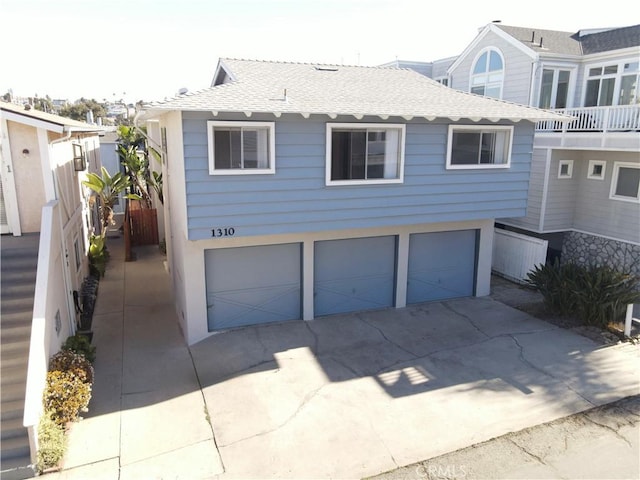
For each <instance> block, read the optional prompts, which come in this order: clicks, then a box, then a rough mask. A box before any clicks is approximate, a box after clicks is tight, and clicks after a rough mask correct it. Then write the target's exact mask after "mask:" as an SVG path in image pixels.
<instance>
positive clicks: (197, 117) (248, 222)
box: [183, 113, 533, 240]
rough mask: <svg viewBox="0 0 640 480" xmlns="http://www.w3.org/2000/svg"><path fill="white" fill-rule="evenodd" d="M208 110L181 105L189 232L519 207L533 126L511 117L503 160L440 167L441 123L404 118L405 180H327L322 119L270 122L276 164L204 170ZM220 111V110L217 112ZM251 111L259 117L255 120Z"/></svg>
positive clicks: (424, 219) (447, 216) (343, 224)
mask: <svg viewBox="0 0 640 480" xmlns="http://www.w3.org/2000/svg"><path fill="white" fill-rule="evenodd" d="M211 118H212V117H211V115H210V114H206V113H184V120H183V129H184V131H185V135H184V140H185V145H184V154H185V176H186V179H185V180H186V192H187V215H188V230H189V233H188V237H189V239H191V240H198V239H204V238H209V237H210V236H211V229H212V228H214V227H216V226H222V225H226V226H234V227H236V236H241V235H242V236H245V235H262V234H272V233H295V232H313V231H323V230H331V229H342V228H368V227H376V226H383V225H386V226H392V225H407V224H414V223H430V222H442V221H463V220H478V219H487V218H495V217H496V216H497V215H500V216H521V215H524V213H525V208H526V199H527V188H528V176H529V168H530V156H531V154H530V152H531V147H532V142H533V125H532V124H529V123H526V122H520V123H518V124H517V125H516V126H515V130H514V142H513V154H512V166H511V168H510V169H491V170H457V171H453V170H450V171H448V170H446V168H445V157H446V142H447V125H446V124H444V123H428V122H426V121H420V122H415V123H409V124H407V128H406V143H405V148H406V155H405V169H404V174H405V178H404V183H403V184H389V185H371V186H367V185H362V186H330V187H328V186H326V185H325V145H324V143H325V136H326V122H325V121H324V119H314V118H311V119H308V120H302V119H300V118H299V117H289V118H285V117H283V118H282V119H279V120H278V121H277V122H276V127H275V130H276V145H275V146H276V173H275V174H273V175H232V176H211V175H209V172H208V148H207V138H206V137H207V134H206V122H207V120H210V119H211ZM225 119H227V118H226V117H225ZM256 120H258V119H256Z"/></svg>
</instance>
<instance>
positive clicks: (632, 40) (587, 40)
mask: <svg viewBox="0 0 640 480" xmlns="http://www.w3.org/2000/svg"><path fill="white" fill-rule="evenodd" d="M580 43H581V44H582V51H583V53H584V54H585V55H588V54H590V53H600V52H609V51H611V50H619V49H621V48H630V47H639V46H640V25H633V26H630V27H624V28H616V29H613V30H606V31H604V32H598V33H592V34H590V35H584V36H582V37H580Z"/></svg>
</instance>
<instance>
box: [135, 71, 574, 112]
mask: <svg viewBox="0 0 640 480" xmlns="http://www.w3.org/2000/svg"><path fill="white" fill-rule="evenodd" d="M219 67H221V68H223V69H224V70H226V71H227V72H228V73H231V78H232V81H231V82H229V83H224V84H221V85H217V86H213V87H211V88H208V89H205V90H202V91H200V92H196V93H193V94H187V95H183V96H180V97H176V98H174V99H171V100H168V101H166V102H162V103H157V104H153V105H151V106H149V107H148V109H147V110H148V111H149V112H150V113H153V112H154V111H167V110H183V111H215V112H247V113H249V112H251V113H258V112H265V113H274V114H276V115H280V114H283V113H299V114H302V115H304V116H307V115H312V114H323V115H329V116H331V117H333V116H335V115H353V116H355V117H356V118H360V117H363V116H369V115H373V116H380V117H382V118H386V117H405V118H413V117H424V118H427V119H435V118H452V119H459V118H470V119H474V120H480V119H489V120H493V121H497V120H500V119H511V120H514V121H518V120H523V119H526V120H531V121H536V120H553V119H556V120H557V119H561V118H564V117H560V116H558V115H557V114H553V113H551V112H548V111H544V110H539V109H536V108H531V107H525V106H522V105H517V104H513V103H509V102H505V101H501V100H495V99H490V98H486V97H481V96H477V95H473V94H470V93H465V92H461V91H457V90H454V89H451V88H448V87H444V86H442V85H440V84H439V83H437V82H435V81H433V80H431V79H429V78H426V77H425V76H423V75H420V74H419V73H416V72H414V71H412V70H409V69H400V68H384V67H360V66H345V65H314V64H309V63H286V62H267V61H254V60H235V59H222V60H220V64H219Z"/></svg>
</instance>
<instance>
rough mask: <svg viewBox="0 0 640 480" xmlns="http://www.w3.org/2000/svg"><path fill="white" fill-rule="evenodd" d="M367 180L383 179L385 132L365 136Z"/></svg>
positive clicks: (370, 133) (369, 133)
mask: <svg viewBox="0 0 640 480" xmlns="http://www.w3.org/2000/svg"><path fill="white" fill-rule="evenodd" d="M367 136H368V138H367V178H384V157H385V144H386V135H385V132H375V131H370V132H368V134H367Z"/></svg>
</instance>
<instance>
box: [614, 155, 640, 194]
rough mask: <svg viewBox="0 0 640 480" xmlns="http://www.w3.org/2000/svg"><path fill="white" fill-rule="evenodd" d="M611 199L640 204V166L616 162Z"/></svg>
mask: <svg viewBox="0 0 640 480" xmlns="http://www.w3.org/2000/svg"><path fill="white" fill-rule="evenodd" d="M609 198H611V199H613V200H622V201H625V202H634V203H640V164H638V163H626V162H615V163H614V164H613V175H612V177H611V193H610V195H609Z"/></svg>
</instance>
